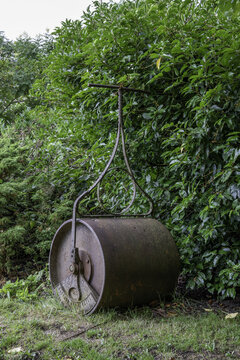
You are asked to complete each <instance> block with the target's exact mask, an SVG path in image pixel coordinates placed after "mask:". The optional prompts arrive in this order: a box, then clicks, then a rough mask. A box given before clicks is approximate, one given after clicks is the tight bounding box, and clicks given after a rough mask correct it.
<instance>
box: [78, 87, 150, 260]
mask: <svg viewBox="0 0 240 360" xmlns="http://www.w3.org/2000/svg"><path fill="white" fill-rule="evenodd" d="M89 86H94V87H103V88H111V89H118V130H117V137H116V141H115V145H114V148H113V152H112V155H111V157H110V159H109V160H108V163H107V165H106V167H105V169H104V170H103V172H102V173H101V174H100V176H99V177H98V179H97V180H96V181H95V182H94V184H93V185H92V186H90V188H89V189H87V190H86V191H84V192H83V193H82V194H81V195H79V196H78V198H77V199H76V200H75V202H74V205H73V216H72V254H71V256H72V258H74V253H75V246H76V214H77V207H78V204H79V202H80V201H81V200H82V199H83V198H85V197H86V196H87V195H88V194H89V193H90V192H91V191H92V190H93V189H94V188H95V187H96V186H98V200H99V198H100V195H99V185H100V182H101V181H102V179H103V178H104V176H105V175H106V174H107V172H108V171H109V168H110V165H111V164H112V162H113V159H114V157H115V155H116V151H117V148H118V145H119V140H120V136H121V142H122V152H123V157H124V162H125V164H126V167H127V169H126V170H125V171H126V172H127V173H128V174H129V176H130V178H131V180H132V183H133V196H132V199H131V201H130V204H129V205H128V206H127V207H126V208H125V209H123V210H122V211H121V212H119V213H110V214H107V215H87V216H88V217H104V216H108V217H109V216H113V217H117V216H119V217H120V216H128V217H130V216H149V215H151V214H152V212H153V208H154V204H153V200H152V198H151V197H150V196H149V195H148V194H147V193H146V192H145V191H144V190H143V189H142V188H141V186H140V185H139V184H138V182H137V181H136V179H135V177H134V175H133V172H132V169H131V167H130V165H129V161H128V156H127V153H126V148H125V136H124V126H123V110H122V97H123V91H136V92H142V93H147V92H146V91H144V90H139V89H133V88H126V87H122V86H118V85H101V84H89ZM136 188H138V189H139V190H140V192H141V193H142V194H143V195H144V196H145V197H146V198H147V199H148V202H149V211H148V212H146V213H142V214H128V215H126V214H125V212H127V210H129V208H130V207H131V206H132V204H133V202H134V200H135V198H136ZM100 205H101V201H100ZM82 216H85V215H82Z"/></svg>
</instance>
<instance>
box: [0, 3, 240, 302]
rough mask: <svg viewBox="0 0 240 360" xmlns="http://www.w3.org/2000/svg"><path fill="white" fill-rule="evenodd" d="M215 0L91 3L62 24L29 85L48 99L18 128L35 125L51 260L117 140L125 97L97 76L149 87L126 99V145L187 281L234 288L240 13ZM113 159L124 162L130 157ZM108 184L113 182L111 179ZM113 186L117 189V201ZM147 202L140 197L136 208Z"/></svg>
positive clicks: (218, 289)
mask: <svg viewBox="0 0 240 360" xmlns="http://www.w3.org/2000/svg"><path fill="white" fill-rule="evenodd" d="M218 5H219V4H218V2H217V1H210V0H209V1H208V0H204V1H201V2H198V1H196V2H194V1H182V0H179V1H178V0H174V1H165V0H162V1H156V0H145V1H143V0H142V1H141V0H139V1H137V0H136V1H130V0H129V1H127V0H126V1H123V2H121V3H119V4H115V3H112V2H109V3H100V2H98V1H94V6H93V9H92V10H91V9H88V10H87V11H86V12H85V14H84V16H83V17H82V19H81V21H66V22H64V23H63V24H62V26H61V27H60V28H57V29H56V30H55V43H54V50H53V51H52V53H51V54H50V55H49V57H48V64H49V65H48V66H47V67H46V69H45V71H44V76H43V78H42V79H39V80H37V81H36V82H35V84H34V86H33V89H32V92H31V96H32V97H35V98H36V99H37V101H38V103H40V105H38V106H37V107H36V108H35V109H33V110H31V111H30V113H29V112H28V116H29V117H30V119H31V125H30V129H29V123H27V122H26V123H23V121H21V124H19V123H17V124H16V126H18V127H20V128H26V129H29V131H28V137H29V139H30V141H31V142H32V143H31V144H32V145H31V149H34V154H32V152H31V151H33V150H31V151H30V153H29V154H32V155H31V156H30V155H28V156H27V158H28V159H29V156H30V158H31V161H30V166H31V167H32V170H31V171H32V176H33V183H34V186H36V188H37V189H38V190H36V193H35V194H36V195H34V196H33V197H32V200H31V201H36V199H37V198H38V196H39V194H41V199H44V201H43V200H39V202H38V206H39V207H40V209H41V211H40V212H39V214H40V215H38V213H36V212H34V211H35V210H33V213H34V214H37V219H38V220H37V221H38V222H39V226H42V228H44V229H48V230H47V231H46V230H45V233H44V234H45V235H44V236H43V235H39V233H38V232H36V233H35V235H34V236H36V237H35V239H38V240H35V242H34V243H36V242H37V245H36V246H37V247H38V248H39V247H40V248H41V249H44V251H45V252H44V251H43V252H42V259H46V253H47V252H46V249H47V248H49V244H50V241H51V237H50V235H51V234H52V232H54V231H55V230H56V229H57V226H58V224H59V223H61V221H63V220H65V219H67V218H69V217H70V216H71V207H72V204H73V200H74V198H75V197H76V196H77V195H78V194H79V193H80V192H81V191H83V190H84V189H86V188H87V187H88V186H89V185H90V184H92V183H93V181H94V179H96V177H97V175H98V174H99V173H100V171H101V170H102V169H103V168H104V164H105V163H106V162H107V160H108V158H109V156H110V153H111V150H112V147H113V143H114V139H115V133H114V132H115V130H116V120H117V112H116V109H117V97H116V96H115V95H116V94H114V93H113V92H111V91H109V90H99V89H93V88H89V87H88V83H89V82H96V83H106V84H109V83H110V84H120V83H121V84H123V85H124V86H132V87H137V88H141V89H146V90H148V91H149V92H150V94H149V95H148V96H146V95H138V94H131V95H130V94H126V95H124V110H123V112H124V119H125V125H126V128H127V136H126V138H127V144H128V152H129V157H130V162H131V164H132V167H133V170H134V173H135V175H136V178H137V179H138V180H139V182H140V184H141V185H142V186H143V187H144V189H146V191H147V192H148V193H149V194H150V195H151V196H152V197H153V199H154V201H155V204H156V208H155V216H156V218H157V219H160V221H162V222H163V223H164V224H166V225H167V227H168V228H169V229H170V231H171V232H172V234H173V236H174V239H175V240H176V242H177V245H178V248H179V251H180V255H181V260H182V274H183V276H184V277H185V278H186V280H187V286H188V287H189V288H191V289H194V288H203V287H204V288H206V289H207V290H208V291H209V292H211V293H217V294H219V295H220V296H222V297H228V296H230V297H234V296H235V295H236V291H237V289H239V286H240V276H239V274H240V265H239V264H240V260H239V259H240V256H239V252H240V238H239V219H240V216H239V212H240V202H239V198H240V187H239V183H240V181H239V175H240V170H239V155H240V149H239V139H240V127H239V114H240V102H239V90H240V81H239V80H240V75H239V73H240V72H239V70H240V62H239V53H240V37H239V25H240V19H239V13H238V12H237V10H236V8H234V9H232V8H229V7H228V8H227V9H226V8H224V7H221V6H218ZM220 5H221V2H220ZM115 164H116V165H120V164H122V159H121V156H119V157H118V159H117V160H116V161H115ZM25 174H26V173H25ZM24 176H26V175H24ZM21 178H22V177H21ZM118 181H119V182H120V180H117V184H118ZM106 182H107V184H106V188H109V187H110V185H109V184H111V177H109V178H108V179H107V180H106ZM49 192H50V195H49ZM116 194H117V190H115V188H114V190H113V191H112V193H111V196H108V198H110V200H108V203H109V204H110V205H111V201H112V196H113V195H116ZM122 194H123V193H122ZM128 195H129V194H128V193H125V198H124V197H123V203H125V202H127V197H128ZM122 196H123V195H122ZM96 206H97V204H96V202H95V200H94V196H91V197H90V198H89V199H88V200H86V201H85V202H84V204H83V205H82V208H81V211H85V212H86V213H88V212H90V211H93V212H95V213H96V212H97V211H99V210H98V208H97V207H96ZM145 206H146V204H145V202H144V200H142V199H141V198H140V197H139V198H138V199H137V202H136V205H135V207H134V208H133V211H139V212H141V211H142V210H143V209H144V208H145ZM18 224H21V222H18V221H17V220H16V225H18ZM19 226H20V225H19ZM23 228H24V231H27V228H26V227H23ZM5 231H6V230H4V232H5ZM3 234H4V233H3ZM2 236H4V235H2ZM19 236H20V235H19ZM22 236H23V238H24V235H22ZM0 241H1V238H0ZM19 241H20V242H21V241H22V240H19ZM43 254H45V257H44V255H43ZM12 261H13V260H12Z"/></svg>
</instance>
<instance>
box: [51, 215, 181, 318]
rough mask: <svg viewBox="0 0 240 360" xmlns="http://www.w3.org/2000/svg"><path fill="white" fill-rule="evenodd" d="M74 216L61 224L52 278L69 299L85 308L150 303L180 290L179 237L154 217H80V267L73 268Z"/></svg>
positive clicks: (55, 288) (62, 297)
mask: <svg viewBox="0 0 240 360" xmlns="http://www.w3.org/2000/svg"><path fill="white" fill-rule="evenodd" d="M71 229H72V220H69V221H66V222H65V223H63V224H62V225H61V226H60V228H59V229H58V230H57V232H56V234H55V236H54V239H53V242H52V246H51V251H50V257H49V266H50V279H51V283H52V287H53V291H54V293H55V294H56V295H57V296H59V297H60V300H61V301H62V302H63V303H64V304H69V303H76V304H78V305H79V307H80V308H81V309H82V310H83V312H84V313H85V314H91V313H93V312H95V311H96V310H98V309H100V308H103V307H104V308H109V307H128V306H132V305H141V304H149V303H150V302H151V301H153V300H158V299H162V298H164V297H166V296H168V295H171V294H172V293H173V291H174V288H175V285H176V282H177V278H178V275H179V271H180V261H179V255H178V251H177V248H176V245H175V242H174V240H173V238H172V236H171V234H170V232H169V231H168V230H167V229H166V227H165V226H164V225H162V224H161V223H160V222H158V221H157V220H155V219H152V218H111V217H105V218H104V217H102V218H84V219H77V220H76V249H77V252H78V254H77V256H78V258H79V264H81V266H80V268H81V269H80V270H79V272H78V273H76V274H77V275H74V271H73V269H71V259H70V257H69V253H70V252H71Z"/></svg>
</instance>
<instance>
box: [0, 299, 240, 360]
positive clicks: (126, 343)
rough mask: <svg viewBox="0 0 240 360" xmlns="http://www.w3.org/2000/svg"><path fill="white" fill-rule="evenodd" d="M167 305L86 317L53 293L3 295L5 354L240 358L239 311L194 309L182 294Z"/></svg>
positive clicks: (0, 330)
mask: <svg viewBox="0 0 240 360" xmlns="http://www.w3.org/2000/svg"><path fill="white" fill-rule="evenodd" d="M180 305H181V306H180ZM167 306H169V309H168V308H167V307H166V306H165V307H164V305H163V304H162V306H160V305H158V307H157V310H153V309H151V308H150V307H144V308H136V309H129V310H126V311H124V312H123V311H121V312H120V311H116V310H109V311H105V312H100V313H97V314H94V315H91V316H90V317H84V316H83V315H82V314H81V312H80V311H79V309H78V307H76V306H75V307H72V308H70V309H69V308H64V307H63V306H62V305H61V304H60V303H59V302H58V301H57V300H55V299H54V298H53V297H52V296H51V295H47V296H45V297H42V298H39V299H38V300H36V301H34V302H23V301H22V302H21V301H19V300H14V299H12V300H11V299H0V359H1V360H8V359H16V360H30V359H35V360H40V359H41V360H44V359H53V360H77V359H89V360H90V359H91V360H106V359H126V360H127V359H139V360H153V359H155V360H161V359H164V360H165V359H166V360H173V359H174V360H175V359H196V360H197V359H239V357H240V326H239V325H240V317H239V315H238V316H237V317H236V318H234V319H228V320H226V319H225V313H224V312H222V311H221V310H218V311H204V310H202V311H199V312H196V311H194V312H192V313H189V311H187V312H186V311H184V309H185V308H186V303H185V304H184V300H183V299H178V300H175V303H174V304H169V305H167ZM163 308H164V312H163V311H162V309H163ZM210 310H211V309H210ZM16 348H18V349H17V350H18V351H16V352H15V353H14V352H11V350H13V349H16Z"/></svg>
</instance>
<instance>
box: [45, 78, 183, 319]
mask: <svg viewBox="0 0 240 360" xmlns="http://www.w3.org/2000/svg"><path fill="white" fill-rule="evenodd" d="M90 86H96V87H106V88H114V89H116V88H117V89H118V101H119V102H118V103H119V120H118V132H117V138H116V143H115V146H114V149H113V153H112V155H111V157H110V159H109V161H108V163H107V165H106V167H105V169H104V171H103V172H102V174H101V175H100V176H99V178H98V179H97V180H96V182H95V183H94V184H93V185H92V186H91V187H90V188H89V189H88V190H86V191H85V192H83V193H82V194H81V195H80V196H79V197H78V198H77V199H76V200H75V203H74V206H73V216H72V219H70V220H68V221H66V222H64V223H63V224H62V225H61V226H60V227H59V229H58V230H57V232H56V234H55V236H54V238H53V241H52V245H51V250H50V256H49V269H50V280H51V283H52V287H53V291H54V293H55V295H56V296H58V297H59V298H60V300H61V302H62V303H63V304H65V305H70V304H77V305H78V306H79V307H80V309H81V310H82V311H83V313H84V314H91V313H93V312H94V311H96V310H98V309H100V308H103V307H104V308H108V307H127V306H131V305H141V304H148V303H150V302H151V301H153V300H158V299H159V298H163V297H165V296H168V295H171V294H172V293H173V291H174V288H175V286H176V282H177V278H178V275H179V271H180V261H179V255H178V251H177V248H176V245H175V243H174V240H173V238H172V236H171V234H170V232H169V231H168V230H167V228H166V227H165V226H164V225H162V224H161V223H160V222H159V221H157V220H155V219H152V218H150V217H149V216H150V215H151V214H152V212H153V202H152V199H151V198H150V196H149V195H148V194H147V193H146V192H145V191H144V190H143V189H142V188H141V187H140V185H139V184H138V183H137V181H136V179H135V177H134V175H133V172H132V170H131V168H130V165H129V162H128V158H127V154H126V150H125V140H124V129H123V121H122V92H123V91H139V92H144V91H142V90H137V89H130V88H123V87H119V86H114V85H98V84H90ZM120 136H121V141H122V150H123V156H124V161H125V164H126V168H127V169H125V170H124V171H126V172H127V173H128V175H129V176H130V178H131V180H132V183H133V197H132V199H131V201H130V205H128V206H127V207H126V208H125V209H123V210H122V211H121V212H118V213H110V214H104V215H98V216H95V215H87V217H84V216H83V215H80V218H78V217H77V210H78V204H79V201H80V200H82V199H83V198H84V197H86V196H87V195H88V194H89V193H90V192H91V191H92V190H93V189H94V188H96V187H97V189H98V191H97V193H98V194H97V196H98V200H99V204H100V206H102V208H103V203H102V202H101V199H100V191H99V186H100V183H101V181H102V179H103V178H104V176H105V175H106V174H107V173H108V172H109V171H110V170H109V167H110V165H111V163H112V161H113V159H114V157H115V154H116V150H117V148H118V145H119V140H120ZM111 170H113V169H111ZM136 190H139V191H140V192H141V193H142V194H143V195H144V196H145V197H146V198H147V200H148V202H149V210H148V211H147V212H146V213H143V214H133V215H132V214H126V213H127V211H128V210H129V208H130V207H131V206H132V204H133V202H134V199H135V195H136ZM103 209H104V208H103ZM104 210H105V209H104Z"/></svg>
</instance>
